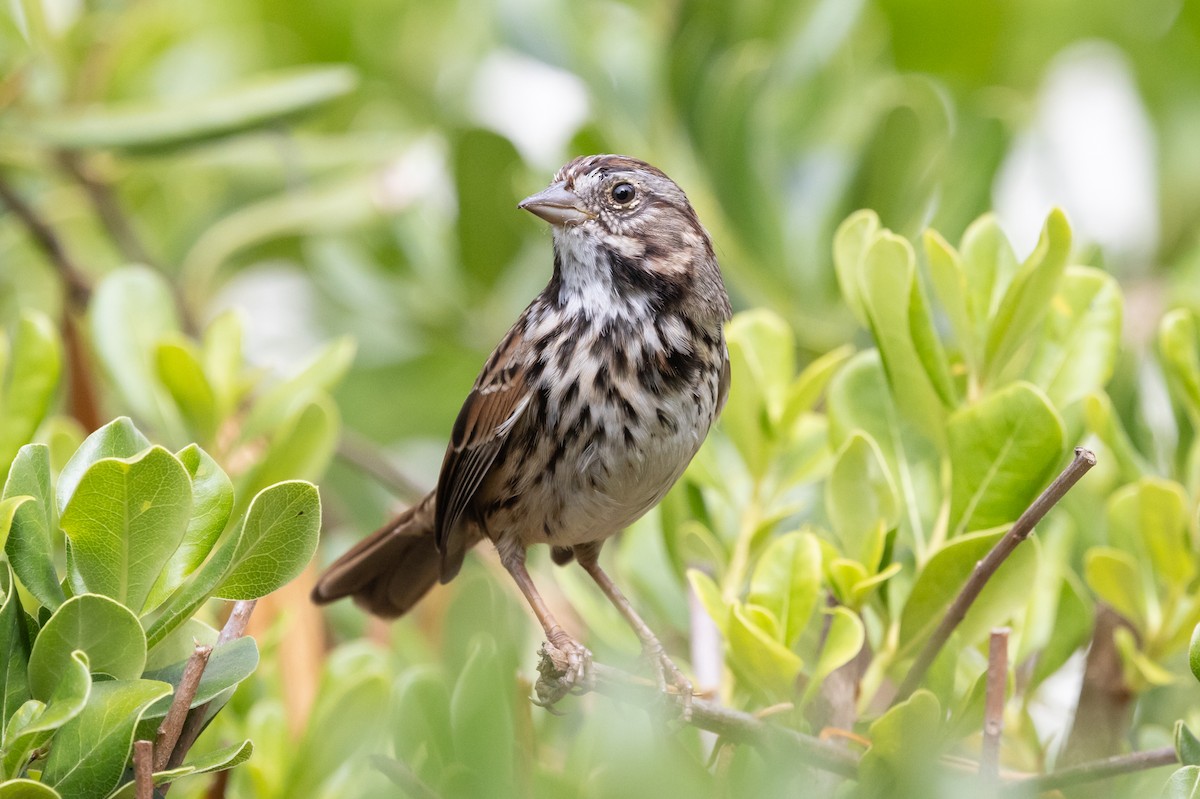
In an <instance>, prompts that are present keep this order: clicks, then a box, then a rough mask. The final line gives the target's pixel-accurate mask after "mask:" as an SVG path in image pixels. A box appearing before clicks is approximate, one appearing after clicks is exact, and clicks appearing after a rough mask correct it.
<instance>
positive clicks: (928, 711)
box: [858, 690, 943, 796]
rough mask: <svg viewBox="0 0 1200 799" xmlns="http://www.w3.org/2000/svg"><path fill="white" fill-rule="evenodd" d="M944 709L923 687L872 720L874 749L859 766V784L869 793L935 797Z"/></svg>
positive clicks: (871, 734)
mask: <svg viewBox="0 0 1200 799" xmlns="http://www.w3.org/2000/svg"><path fill="white" fill-rule="evenodd" d="M942 723H943V718H942V709H941V705H940V704H939V703H938V700H937V697H935V696H934V695H933V694H931V693H930V692H929V691H925V690H921V691H917V692H916V693H914V694H913V695H912V696H911V697H909V698H908V699H906V700H905V701H903V702H901V703H899V704H897V705H895V706H894V707H892V708H890V709H889V710H888V711H887V712H886V713H884V714H883V715H882V716H880V717H879V718H877V719H876V720H875V721H874V722H872V724H871V726H870V728H869V730H868V732H867V738H868V739H870V741H871V748H870V749H868V750H867V751H866V753H865V754H863V757H862V760H861V761H860V762H859V766H858V778H859V785H860V786H862V788H863V789H864V790H865V791H867V792H868V793H867V795H869V796H933V795H936V794H937V791H936V789H934V786H935V784H936V781H937V779H938V774H939V769H938V768H937V765H936V763H937V758H938V756H939V755H940V753H941V745H940V744H939V741H941V738H942V732H941V728H942Z"/></svg>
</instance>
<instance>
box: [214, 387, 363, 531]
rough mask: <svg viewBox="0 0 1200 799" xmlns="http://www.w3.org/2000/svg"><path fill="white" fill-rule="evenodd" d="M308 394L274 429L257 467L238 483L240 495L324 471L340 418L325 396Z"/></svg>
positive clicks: (334, 406)
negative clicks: (305, 400)
mask: <svg viewBox="0 0 1200 799" xmlns="http://www.w3.org/2000/svg"><path fill="white" fill-rule="evenodd" d="M308 397H309V401H307V402H306V403H305V404H303V405H301V406H300V408H299V409H298V410H297V412H296V414H295V415H293V416H292V417H290V418H289V419H287V420H286V421H285V422H284V423H283V425H281V426H280V427H279V428H278V429H277V430H276V431H275V434H274V435H273V436H272V437H271V443H270V445H269V446H268V448H267V451H266V454H265V455H263V456H262V460H261V461H259V464H258V466H257V467H256V468H255V469H253V470H251V471H250V472H249V473H247V474H246V475H245V476H244V477H243V478H242V480H240V481H239V482H238V494H239V496H242V497H245V496H253V495H254V494H255V493H256V492H257V491H260V490H262V489H263V488H266V487H267V486H270V485H273V484H275V483H278V482H281V481H283V480H291V479H296V478H302V479H311V480H315V479H316V478H318V477H320V476H321V475H322V474H323V473H324V472H325V467H326V466H328V465H329V461H330V459H331V458H332V457H333V453H334V450H335V449H336V448H337V442H338V437H339V435H340V434H341V418H340V415H339V413H338V408H337V405H336V404H335V403H334V402H333V400H331V399H330V398H329V396H328V395H326V394H324V393H310V394H309V395H308ZM236 512H237V511H236V510H235V513H236Z"/></svg>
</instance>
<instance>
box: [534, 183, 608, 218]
mask: <svg viewBox="0 0 1200 799" xmlns="http://www.w3.org/2000/svg"><path fill="white" fill-rule="evenodd" d="M517 207H518V208H524V209H525V210H526V211H528V212H529V213H531V214H534V215H535V216H540V217H541V218H542V219H545V220H546V221H547V222H549V223H550V224H552V225H577V224H579V223H580V222H586V221H587V220H589V219H595V218H596V215H595V214H593V213H592V212H591V211H589V210H587V208H585V207H584V205H583V200H581V199H579V195H578V194H576V193H575V192H573V191H571V190H570V189H568V188H567V184H566V182H564V181H561V180H560V181H559V182H558V183H552V184H550V186H549V187H548V188H546V189H544V190H542V191H539V192H538V193H537V194H535V195H533V196H532V197H526V198H525V199H524V200H521V202H520V204H519V205H517Z"/></svg>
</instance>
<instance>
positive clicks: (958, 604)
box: [895, 447, 1096, 702]
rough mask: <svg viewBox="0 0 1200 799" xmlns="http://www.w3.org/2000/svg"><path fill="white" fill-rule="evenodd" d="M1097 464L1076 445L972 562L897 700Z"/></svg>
mask: <svg viewBox="0 0 1200 799" xmlns="http://www.w3.org/2000/svg"><path fill="white" fill-rule="evenodd" d="M1095 465H1096V456H1095V454H1094V453H1093V452H1092V451H1091V450H1088V449H1084V448H1083V447H1076V448H1075V459H1074V460H1073V461H1071V463H1070V465H1069V466H1067V468H1066V469H1063V471H1062V473H1061V474H1059V475H1058V477H1056V478H1054V482H1053V483H1051V484H1050V485H1049V486H1048V487H1047V488H1046V490H1045V491H1043V492H1042V493H1041V496H1039V497H1038V498H1037V499H1035V500H1034V501H1033V504H1032V505H1030V506H1029V507H1028V508H1027V509H1026V511H1025V512H1024V513H1022V514H1021V518H1019V519H1017V523H1016V524H1014V525H1013V526H1012V528H1011V529H1009V531H1008V532H1007V533H1005V534H1004V537H1003V538H1001V539H1000V540H999V541H997V542H996V545H995V546H994V547H992V549H991V551H990V552H988V553H987V555H985V556H984V558H983V560H981V561H979V562H978V563H976V564H975V568H974V570H972V572H971V576H970V577H969V578H967V582H966V584H964V585H963V587H962V590H961V591H960V592H959V593H958V596H956V597H955V598H954V602H953V603H952V604H951V605H950V609H949V610H947V611H946V616H945V618H943V619H942V623H941V624H939V625H938V628H937V629H936V630H934V632H933V635H931V636H930V637H929V640H928V641H926V642H925V646H924V647H923V648H922V649H921V652H920V654H918V655H917V659H916V661H915V662H914V663H913V665H912V668H911V669H910V670H909V672H908V675H907V676H906V677H905V678H904V682H903V683H901V685H900V689H899V690H898V691H897V692H896V700H895V701H896V702H903V701H904V700H905V699H908V698H909V697H910V696H912V693H913V691H915V690H917V686H919V685H920V684H921V680H922V679H923V678H924V677H925V672H927V671H928V670H929V667H930V666H931V665H933V660H934V658H936V657H937V655H938V653H939V652H941V651H942V647H943V646H945V645H946V642H947V641H948V640H950V635H951V634H952V633H953V632H954V630H955V629H956V628H957V627H958V625H959V624H960V623H961V622H962V620H963V619H964V618H965V617H966V615H967V610H969V609H970V607H971V604H972V603H973V602H974V601H975V600H976V598H978V597H979V592H980V591H982V590H983V587H984V586H985V585H987V582H988V580H990V579H991V578H992V575H994V574H995V573H996V570H997V569H999V568H1000V565H1001V564H1002V563H1004V561H1005V560H1007V559H1008V556H1009V555H1011V554H1012V553H1013V551H1014V550H1015V549H1016V548H1017V546H1018V545H1020V543H1021V542H1022V541H1024V540H1025V539H1026V538H1028V537H1029V534H1030V533H1031V532H1033V528H1034V526H1035V525H1036V524H1037V523H1038V522H1040V521H1041V520H1042V517H1044V516H1045V515H1046V513H1047V512H1048V511H1049V510H1050V509H1051V508H1053V507H1054V506H1055V505H1057V504H1058V501H1059V500H1061V499H1062V498H1063V497H1064V496H1065V495H1066V493H1067V492H1068V491H1070V490H1071V488H1072V487H1073V486H1074V485H1075V484H1076V483H1078V482H1079V479H1080V478H1081V477H1083V476H1084V475H1085V474H1087V472H1088V470H1089V469H1091V468H1092V467H1093V466H1095Z"/></svg>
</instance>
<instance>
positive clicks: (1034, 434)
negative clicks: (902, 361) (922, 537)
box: [948, 383, 1065, 535]
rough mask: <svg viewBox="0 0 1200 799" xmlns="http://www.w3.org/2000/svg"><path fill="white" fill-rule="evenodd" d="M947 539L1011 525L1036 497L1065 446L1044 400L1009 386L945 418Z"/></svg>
mask: <svg viewBox="0 0 1200 799" xmlns="http://www.w3.org/2000/svg"><path fill="white" fill-rule="evenodd" d="M948 437H949V440H950V464H951V469H952V475H951V478H952V479H951V501H950V529H951V530H952V531H953V535H960V534H962V533H964V532H967V531H971V530H984V529H987V528H990V527H995V526H997V525H1001V524H1006V523H1008V522H1011V521H1014V520H1015V519H1016V518H1017V517H1018V516H1020V515H1021V513H1022V512H1023V511H1024V510H1025V508H1026V507H1028V506H1029V503H1030V502H1032V501H1033V500H1034V498H1036V497H1037V496H1038V494H1040V493H1041V491H1042V489H1044V488H1045V487H1046V484H1047V483H1048V482H1049V480H1050V477H1051V476H1052V474H1053V472H1054V469H1055V467H1056V466H1057V465H1058V462H1059V460H1060V458H1061V457H1062V455H1063V451H1064V448H1065V443H1064V441H1065V433H1064V431H1063V423H1062V420H1061V419H1060V418H1059V416H1058V414H1057V413H1056V412H1055V410H1054V408H1053V407H1052V406H1051V405H1050V403H1049V401H1048V400H1047V399H1046V397H1045V396H1044V395H1043V394H1042V393H1041V392H1040V391H1039V390H1038V389H1036V388H1034V387H1033V386H1031V385H1029V384H1028V383H1013V384H1012V385H1010V386H1006V387H1005V388H1003V389H1001V390H1000V391H997V392H995V393H993V394H989V395H987V396H986V397H984V398H983V399H982V400H980V401H978V402H976V403H973V404H972V405H968V406H967V407H965V408H963V409H962V410H960V411H958V412H957V413H955V414H954V415H953V416H951V417H950V423H949V430H948Z"/></svg>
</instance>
